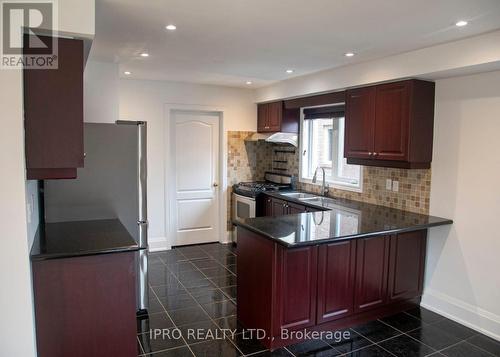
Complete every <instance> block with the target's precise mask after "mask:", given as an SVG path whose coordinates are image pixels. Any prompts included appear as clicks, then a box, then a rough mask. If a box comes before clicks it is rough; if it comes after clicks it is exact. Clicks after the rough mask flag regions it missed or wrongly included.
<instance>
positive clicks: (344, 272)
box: [317, 240, 356, 323]
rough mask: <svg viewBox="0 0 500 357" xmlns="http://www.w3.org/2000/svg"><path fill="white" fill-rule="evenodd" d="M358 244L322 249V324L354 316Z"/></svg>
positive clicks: (320, 307) (319, 288)
mask: <svg viewBox="0 0 500 357" xmlns="http://www.w3.org/2000/svg"><path fill="white" fill-rule="evenodd" d="M355 270H356V241H354V240H349V241H344V242H338V243H331V244H324V245H320V246H319V248H318V302H317V304H318V309H317V311H318V314H317V321H318V323H323V322H327V321H332V320H337V319H340V318H343V317H346V316H349V315H351V314H352V313H353V310H354V277H355Z"/></svg>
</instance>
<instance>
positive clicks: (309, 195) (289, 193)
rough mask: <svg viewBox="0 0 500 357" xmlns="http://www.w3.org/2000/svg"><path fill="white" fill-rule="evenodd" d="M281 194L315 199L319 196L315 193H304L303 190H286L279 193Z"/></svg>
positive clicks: (299, 198) (300, 198) (301, 198)
mask: <svg viewBox="0 0 500 357" xmlns="http://www.w3.org/2000/svg"><path fill="white" fill-rule="evenodd" d="M280 194H281V195H282V196H286V197H290V198H295V199H298V200H310V199H315V198H319V197H318V196H316V195H313V194H311V193H305V192H288V193H286V192H285V193H280Z"/></svg>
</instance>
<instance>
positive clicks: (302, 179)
mask: <svg viewBox="0 0 500 357" xmlns="http://www.w3.org/2000/svg"><path fill="white" fill-rule="evenodd" d="M332 105H345V103H344V102H342V103H334V104H324V105H315V106H309V107H302V108H300V135H299V177H298V180H299V182H303V183H307V184H311V185H317V186H321V182H322V180H323V177H322V176H321V175H322V174H320V173H318V180H317V181H316V183H313V182H312V178H308V177H304V176H303V171H304V170H303V167H302V165H304V161H305V160H304V159H303V157H304V155H303V153H304V149H305V147H304V140H303V137H304V122H305V120H304V109H307V108H320V107H329V106H332ZM311 120H314V119H311ZM344 126H345V125H344ZM344 130H345V127H344ZM311 136H312V132H309V140H311ZM332 144H333V143H332ZM344 144H345V143H344ZM307 155H308V156H309V157H310V155H312V153H311V152H310V150H309V152H308V153H307ZM342 157H343V154H342ZM307 163H308V164H309V165H311V160H310V159H309V160H307ZM358 166H360V170H359V186H357V185H350V184H347V183H344V182H340V181H333V180H328V178H327V179H326V183H327V184H328V186H329V187H332V188H334V189H338V190H344V191H351V192H358V193H362V192H363V166H361V165H358ZM313 169H314V168H309V170H308V171H312V170H313Z"/></svg>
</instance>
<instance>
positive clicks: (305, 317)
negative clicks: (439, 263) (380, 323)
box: [237, 227, 427, 348]
mask: <svg viewBox="0 0 500 357" xmlns="http://www.w3.org/2000/svg"><path fill="white" fill-rule="evenodd" d="M426 239H427V231H426V230H420V231H415V232H407V233H402V234H397V235H388V236H375V237H367V238H357V239H352V240H345V241H338V242H329V243H323V244H317V245H313V246H304V247H296V248H287V247H284V246H282V245H280V244H278V243H276V242H273V241H271V240H269V239H268V238H266V237H263V236H261V235H259V234H257V233H254V232H251V231H249V230H246V229H244V228H242V227H239V228H238V247H237V249H238V262H239V263H240V262H241V263H242V264H239V263H238V293H240V292H242V294H243V296H242V299H241V301H240V300H239V299H238V318H239V319H240V322H241V323H242V324H243V326H245V327H246V328H260V329H264V330H265V331H266V333H267V334H268V336H271V338H270V339H269V340H266V341H264V344H265V345H266V346H267V347H268V348H279V347H282V346H285V345H287V344H290V343H293V342H294V341H290V340H287V339H283V338H282V337H281V336H283V335H282V332H283V330H289V331H294V330H302V329H305V328H308V329H309V328H314V329H315V330H323V329H324V330H330V331H331V330H333V329H335V328H345V327H346V326H350V325H351V324H354V323H355V324H360V323H363V322H367V321H370V320H372V319H373V318H380V317H383V316H387V315H391V314H394V313H397V312H400V311H404V310H405V309H408V308H409V307H411V306H415V304H417V303H418V301H419V299H420V296H421V295H422V281H423V275H424V269H425V267H424V262H425V247H426ZM243 266H244V267H243ZM240 273H241V274H240Z"/></svg>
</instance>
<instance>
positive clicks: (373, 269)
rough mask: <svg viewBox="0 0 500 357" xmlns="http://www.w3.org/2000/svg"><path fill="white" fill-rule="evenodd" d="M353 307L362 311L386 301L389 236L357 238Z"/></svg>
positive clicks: (357, 310)
mask: <svg viewBox="0 0 500 357" xmlns="http://www.w3.org/2000/svg"><path fill="white" fill-rule="evenodd" d="M356 244H357V249H356V251H357V253H356V254H357V257H356V288H355V299H354V309H355V311H356V312H363V311H366V310H370V309H373V308H376V307H380V306H382V305H384V304H385V303H386V302H387V270H388V263H389V237H373V238H364V239H358V240H357V242H356Z"/></svg>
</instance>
